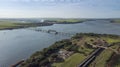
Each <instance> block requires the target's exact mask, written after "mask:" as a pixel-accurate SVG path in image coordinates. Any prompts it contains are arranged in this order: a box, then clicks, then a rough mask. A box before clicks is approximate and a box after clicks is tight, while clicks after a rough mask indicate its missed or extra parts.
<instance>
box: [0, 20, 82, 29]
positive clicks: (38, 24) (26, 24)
mask: <svg viewBox="0 0 120 67" xmlns="http://www.w3.org/2000/svg"><path fill="white" fill-rule="evenodd" d="M83 22H84V21H83ZM83 22H74V23H73V22H61V23H57V22H44V23H15V24H17V25H16V26H13V27H5V28H0V30H13V29H22V28H29V27H39V26H52V25H54V24H77V23H83Z"/></svg>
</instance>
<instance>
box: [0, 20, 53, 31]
mask: <svg viewBox="0 0 120 67" xmlns="http://www.w3.org/2000/svg"><path fill="white" fill-rule="evenodd" d="M48 25H52V24H48V23H21V22H19V21H9V20H0V30H5V29H8V30H10V29H18V28H27V27H36V26H48Z"/></svg>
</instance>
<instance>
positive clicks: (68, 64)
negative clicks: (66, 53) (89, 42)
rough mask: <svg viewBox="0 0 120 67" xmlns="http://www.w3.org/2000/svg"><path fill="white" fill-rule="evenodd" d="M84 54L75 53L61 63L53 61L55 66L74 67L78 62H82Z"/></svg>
mask: <svg viewBox="0 0 120 67" xmlns="http://www.w3.org/2000/svg"><path fill="white" fill-rule="evenodd" d="M85 58H86V56H84V55H83V54H80V53H75V54H73V55H72V56H70V57H69V58H67V59H66V60H65V62H62V63H54V64H53V66H55V67H76V66H77V65H78V64H79V63H80V62H82V61H83V60H84V59H85Z"/></svg>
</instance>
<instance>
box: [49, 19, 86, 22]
mask: <svg viewBox="0 0 120 67" xmlns="http://www.w3.org/2000/svg"><path fill="white" fill-rule="evenodd" d="M47 21H50V22H55V23H80V22H83V21H85V20H83V19H49V20H47Z"/></svg>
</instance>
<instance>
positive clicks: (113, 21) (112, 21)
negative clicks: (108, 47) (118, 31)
mask: <svg viewBox="0 0 120 67" xmlns="http://www.w3.org/2000/svg"><path fill="white" fill-rule="evenodd" d="M110 22H111V23H120V19H115V20H111V21H110Z"/></svg>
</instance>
